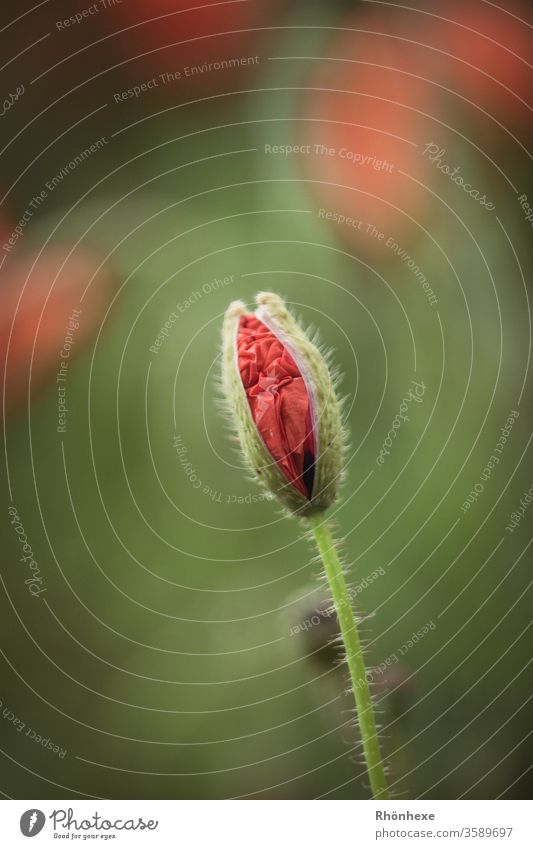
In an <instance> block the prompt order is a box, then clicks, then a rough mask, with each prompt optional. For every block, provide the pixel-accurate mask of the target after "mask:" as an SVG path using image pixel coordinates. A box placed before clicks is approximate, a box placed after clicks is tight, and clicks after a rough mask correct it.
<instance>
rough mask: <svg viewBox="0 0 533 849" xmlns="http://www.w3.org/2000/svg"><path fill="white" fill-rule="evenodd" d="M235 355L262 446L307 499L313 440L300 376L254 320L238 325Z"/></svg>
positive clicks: (244, 318)
mask: <svg viewBox="0 0 533 849" xmlns="http://www.w3.org/2000/svg"><path fill="white" fill-rule="evenodd" d="M237 351H238V364H239V372H240V375H241V379H242V382H243V386H244V390H245V392H246V396H247V398H248V403H249V404H250V410H251V412H252V417H253V419H254V422H255V424H256V427H257V429H258V431H259V433H260V434H261V437H262V439H263V442H264V443H265V445H266V447H267V448H268V450H269V452H270V454H271V455H272V457H273V458H274V460H275V461H276V463H277V464H278V466H279V467H280V469H281V470H282V472H283V473H284V475H285V476H286V478H287V479H288V480H289V481H290V482H291V483H292V484H294V486H295V487H296V488H297V489H298V490H299V492H301V493H302V495H305V496H306V497H307V498H310V497H311V492H312V485H313V483H312V471H313V467H314V461H315V438H314V433H313V425H312V417H311V399H310V397H309V393H308V391H307V387H306V385H305V381H304V379H303V377H302V374H301V372H300V370H299V368H298V366H297V365H296V363H295V361H294V359H293V357H292V356H291V355H290V353H289V352H288V350H287V349H286V348H285V347H284V345H283V344H282V342H280V340H279V339H278V338H277V336H276V335H275V334H274V333H272V331H271V330H269V328H268V327H267V326H266V325H265V324H263V322H261V321H259V319H257V318H256V317H255V316H254V315H245V316H242V318H241V320H240V323H239V330H238V334H237Z"/></svg>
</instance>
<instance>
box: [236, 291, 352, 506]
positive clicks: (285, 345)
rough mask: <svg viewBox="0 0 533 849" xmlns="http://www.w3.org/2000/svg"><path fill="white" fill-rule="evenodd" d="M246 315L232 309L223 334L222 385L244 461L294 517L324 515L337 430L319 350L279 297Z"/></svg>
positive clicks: (336, 461)
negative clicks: (295, 514)
mask: <svg viewBox="0 0 533 849" xmlns="http://www.w3.org/2000/svg"><path fill="white" fill-rule="evenodd" d="M256 302H257V305H258V306H257V309H256V310H255V312H250V311H249V310H247V309H246V307H245V305H244V304H243V303H242V302H241V301H235V302H234V303H233V304H231V305H230V307H229V309H228V311H227V313H226V317H225V321H224V333H223V385H224V390H225V394H226V399H227V402H228V405H229V408H230V412H231V415H232V418H233V420H234V422H235V424H236V427H237V431H238V436H239V440H240V443H241V446H242V449H243V452H244V455H245V457H246V459H247V461H248V463H249V465H250V466H251V468H252V469H253V471H254V472H255V474H256V475H257V476H258V478H259V480H260V481H261V482H262V483H263V484H264V485H265V486H266V488H267V489H268V490H269V491H270V492H271V493H273V494H274V495H275V496H276V497H277V498H278V499H279V500H280V501H281V502H282V503H283V504H284V505H285V506H286V507H287V508H288V509H289V510H290V511H291V512H293V513H297V514H299V515H309V514H311V513H317V512H321V511H322V510H325V509H327V507H329V506H330V505H331V504H332V503H333V502H334V501H335V498H336V496H337V491H338V486H339V480H340V475H341V465H342V426H341V417H340V410H339V404H338V401H337V398H336V396H335V391H334V387H333V382H332V379H331V376H330V373H329V371H328V367H327V365H326V362H325V360H324V358H323V356H322V354H321V353H320V351H319V350H318V349H317V348H316V347H315V345H313V343H312V342H311V341H310V340H309V339H308V337H307V336H306V335H305V333H304V332H303V330H302V329H301V328H300V326H299V325H298V324H297V322H296V321H295V320H294V318H293V317H292V315H291V314H290V313H289V311H288V310H287V308H286V307H285V304H284V302H283V301H282V300H281V298H279V297H278V296H277V295H274V294H273V293H270V292H263V293H260V294H259V295H257V297H256Z"/></svg>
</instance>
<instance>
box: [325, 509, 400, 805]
mask: <svg viewBox="0 0 533 849" xmlns="http://www.w3.org/2000/svg"><path fill="white" fill-rule="evenodd" d="M309 523H310V525H311V528H312V531H313V534H314V537H315V541H316V544H317V547H318V550H319V552H320V556H321V558H322V562H323V564H324V569H325V571H326V577H327V579H328V582H329V586H330V589H331V594H332V596H333V603H334V605H335V610H336V612H337V618H338V621H339V626H340V632H341V636H342V639H343V642H344V647H345V649H346V660H347V662H348V668H349V670H350V678H351V682H352V688H353V693H354V697H355V706H356V708H357V718H358V722H359V729H360V732H361V741H362V743H363V752H364V755H365V761H366V766H367V769H368V776H369V778H370V787H371V788H372V795H373V796H374V798H375V799H388V798H389V792H388V789H387V782H386V779H385V772H384V769H383V762H382V760H381V753H380V750H379V741H378V734H377V728H376V720H375V717H374V708H373V706H372V697H371V695H370V688H369V686H368V680H367V677H366V667H365V662H364V660H363V652H362V649H361V642H360V640H359V634H358V631H357V624H356V621H355V616H354V613H353V610H352V605H351V603H350V596H349V594H348V587H347V585H346V580H345V578H344V573H343V571H342V566H341V563H340V560H339V556H338V554H337V550H336V548H335V543H334V542H333V538H332V536H331V532H330V530H329V528H328V526H327V524H326V522H325V521H324V519H323V518H322V517H321V516H312V517H310V519H309Z"/></svg>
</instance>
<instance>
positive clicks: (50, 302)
mask: <svg viewBox="0 0 533 849" xmlns="http://www.w3.org/2000/svg"><path fill="white" fill-rule="evenodd" d="M100 263H101V258H100V257H99V255H98V254H95V253H93V252H92V251H91V250H88V249H85V248H77V249H75V250H72V248H71V246H59V245H56V246H54V247H51V248H48V249H47V250H46V251H44V252H43V253H42V254H41V256H39V257H37V256H35V255H33V254H27V255H25V256H23V257H21V258H20V259H19V258H15V259H11V257H10V258H8V259H7V260H4V270H3V271H2V273H1V274H0V375H1V376H0V380H1V382H2V392H3V396H4V402H5V409H6V412H7V413H8V414H9V413H12V412H14V411H16V410H18V409H20V408H21V407H22V406H23V404H24V401H25V399H27V398H28V396H29V393H30V392H31V393H32V394H33V392H35V391H36V390H38V389H41V388H44V387H45V386H47V385H48V384H49V383H50V382H51V380H52V379H53V376H54V374H55V373H56V372H57V371H58V370H59V368H60V365H61V362H62V359H64V357H62V353H61V352H62V350H63V349H64V348H65V338H66V337H67V336H68V334H69V332H70V333H71V334H72V342H70V341H69V342H68V358H69V360H70V358H71V357H74V356H75V355H76V353H77V352H78V351H79V350H80V348H82V347H83V346H84V344H86V343H87V341H88V340H89V339H90V338H92V337H93V336H94V334H95V332H96V330H97V329H98V326H99V324H100V321H101V320H102V317H103V315H104V312H105V309H106V308H107V306H108V304H109V302H110V298H111V295H112V290H113V285H112V276H111V274H110V272H109V269H108V268H107V267H105V266H104V267H102V268H100V267H99V266H100ZM74 311H76V312H74ZM76 325H77V326H76ZM69 328H70V329H69ZM72 328H74V329H72Z"/></svg>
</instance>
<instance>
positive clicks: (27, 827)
mask: <svg viewBox="0 0 533 849" xmlns="http://www.w3.org/2000/svg"><path fill="white" fill-rule="evenodd" d="M45 822H46V817H45V815H44V814H43V812H42V811H39V810H38V809H37V808H30V810H29V811H24V813H23V814H22V816H21V818H20V830H21V832H22V833H23V835H24V837H35V835H36V834H39V832H40V831H42V828H43V826H44V824H45Z"/></svg>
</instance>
